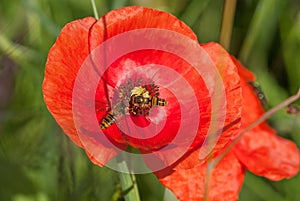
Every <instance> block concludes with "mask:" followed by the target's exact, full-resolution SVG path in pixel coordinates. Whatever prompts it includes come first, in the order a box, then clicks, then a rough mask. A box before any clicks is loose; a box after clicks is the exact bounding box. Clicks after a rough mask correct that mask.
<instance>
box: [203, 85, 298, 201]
mask: <svg viewBox="0 0 300 201" xmlns="http://www.w3.org/2000/svg"><path fill="white" fill-rule="evenodd" d="M299 98H300V88H299V89H298V92H297V94H296V95H294V96H291V97H289V98H288V99H286V100H284V101H283V102H281V103H280V104H278V105H277V106H276V107H274V108H272V109H270V110H269V111H268V112H266V113H265V114H263V115H262V116H261V117H260V118H258V119H257V120H256V121H254V122H253V123H251V124H250V125H249V126H248V127H246V128H245V129H244V130H243V131H241V133H240V134H239V136H238V137H237V138H236V139H235V140H234V141H233V142H232V143H231V144H230V145H229V146H228V147H227V148H226V149H225V150H224V151H223V152H222V153H221V154H220V155H218V156H217V157H216V158H215V159H211V155H210V156H209V157H208V165H207V170H206V177H205V184H204V200H205V201H206V200H208V192H209V181H210V176H211V174H212V171H213V169H214V168H215V167H216V166H217V165H218V164H219V162H220V161H221V160H222V159H223V158H224V157H225V156H226V155H227V154H228V153H229V152H230V151H231V150H232V148H233V147H234V146H235V145H236V144H237V143H238V142H239V141H240V139H241V138H242V137H243V135H244V134H245V133H246V132H248V131H249V130H251V129H253V128H254V127H256V126H257V125H259V124H260V123H262V122H263V121H266V120H267V119H268V118H270V117H271V116H272V115H273V114H274V113H275V112H278V111H279V110H281V109H282V108H284V107H287V106H288V105H290V104H291V103H293V102H295V101H296V100H298V99H299Z"/></svg>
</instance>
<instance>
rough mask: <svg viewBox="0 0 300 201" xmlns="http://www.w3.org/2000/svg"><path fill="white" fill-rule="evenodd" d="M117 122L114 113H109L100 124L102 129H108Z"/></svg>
mask: <svg viewBox="0 0 300 201" xmlns="http://www.w3.org/2000/svg"><path fill="white" fill-rule="evenodd" d="M115 122H116V118H115V117H114V115H113V112H111V111H110V112H109V113H108V114H107V115H106V116H105V117H104V118H103V119H102V121H101V123H100V128H101V129H102V130H103V129H106V128H108V127H110V126H111V125H112V124H114V123H115Z"/></svg>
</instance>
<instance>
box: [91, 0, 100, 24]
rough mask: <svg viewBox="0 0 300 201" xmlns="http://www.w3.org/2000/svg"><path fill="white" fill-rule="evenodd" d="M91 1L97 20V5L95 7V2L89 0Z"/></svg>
mask: <svg viewBox="0 0 300 201" xmlns="http://www.w3.org/2000/svg"><path fill="white" fill-rule="evenodd" d="M91 3H92V7H93V12H94V16H95V18H96V19H97V20H98V19H99V14H98V11H97V7H96V4H95V1H94V0H91Z"/></svg>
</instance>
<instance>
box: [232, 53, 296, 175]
mask: <svg viewBox="0 0 300 201" xmlns="http://www.w3.org/2000/svg"><path fill="white" fill-rule="evenodd" d="M233 61H234V62H235V63H236V64H237V66H238V68H239V72H241V76H242V80H241V85H242V90H243V97H244V102H243V112H242V114H243V117H242V129H243V128H245V127H247V126H248V125H249V124H251V123H252V122H254V121H255V120H257V119H258V118H259V117H260V116H261V115H262V114H263V113H264V109H263V107H262V105H261V104H260V101H259V99H258V98H257V96H256V94H255V92H254V90H253V88H252V86H250V85H249V84H248V81H253V80H254V76H253V74H252V73H250V72H248V71H247V70H246V69H245V68H244V67H243V66H242V64H241V63H240V62H238V61H237V60H236V59H235V58H233ZM234 151H235V154H236V156H237V157H238V159H239V160H240V161H241V162H242V163H243V164H244V165H245V166H246V167H247V168H248V169H249V170H250V171H251V172H253V173H254V174H257V175H260V176H264V177H266V178H268V179H271V180H280V179H283V178H289V177H292V176H294V175H296V174H297V172H298V171H299V166H300V156H299V150H298V148H297V146H296V145H295V143H293V142H292V141H290V140H287V139H284V138H282V137H279V136H277V135H276V133H275V131H274V130H273V129H272V128H271V127H270V126H269V125H268V124H267V123H266V122H264V123H262V124H260V125H258V126H257V127H255V128H254V129H252V130H251V131H249V132H247V133H245V135H244V136H243V138H242V139H241V141H240V142H239V143H238V144H237V145H236V146H235V149H234Z"/></svg>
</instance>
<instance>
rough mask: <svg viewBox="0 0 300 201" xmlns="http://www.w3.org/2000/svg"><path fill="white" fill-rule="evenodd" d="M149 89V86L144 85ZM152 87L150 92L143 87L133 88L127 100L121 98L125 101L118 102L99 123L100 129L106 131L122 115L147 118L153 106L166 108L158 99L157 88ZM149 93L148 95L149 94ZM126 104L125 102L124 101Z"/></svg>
mask: <svg viewBox="0 0 300 201" xmlns="http://www.w3.org/2000/svg"><path fill="white" fill-rule="evenodd" d="M146 86H147V87H149V88H150V85H146ZM153 86H154V87H153V88H152V89H151V88H150V90H148V89H146V88H145V87H134V88H133V89H132V90H131V94H130V98H129V100H128V99H127V97H125V98H124V97H123V98H124V99H125V100H128V101H127V104H128V105H127V104H124V101H121V102H119V103H118V104H117V105H116V106H115V107H114V108H113V109H112V110H111V111H110V112H109V113H108V114H107V115H106V116H105V117H104V118H103V119H102V121H101V122H100V128H101V129H102V130H103V129H106V128H108V127H110V126H111V125H112V124H114V123H115V122H116V120H117V118H118V117H119V116H120V115H122V114H132V115H133V116H141V115H143V116H147V115H149V114H150V110H151V108H152V107H154V106H166V105H167V101H166V100H164V99H162V98H159V97H158V95H159V93H158V87H157V86H155V85H153ZM149 93H150V94H149ZM125 102H126V101H125Z"/></svg>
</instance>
